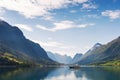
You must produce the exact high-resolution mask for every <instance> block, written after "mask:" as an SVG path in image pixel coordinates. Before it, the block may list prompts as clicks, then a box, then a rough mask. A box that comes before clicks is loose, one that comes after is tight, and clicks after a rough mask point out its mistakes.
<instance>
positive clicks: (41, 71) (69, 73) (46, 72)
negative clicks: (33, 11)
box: [0, 67, 120, 80]
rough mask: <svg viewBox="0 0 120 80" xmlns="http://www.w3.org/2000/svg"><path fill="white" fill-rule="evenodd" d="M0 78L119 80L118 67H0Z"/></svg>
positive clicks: (1, 79) (7, 79) (4, 79)
mask: <svg viewBox="0 0 120 80" xmlns="http://www.w3.org/2000/svg"><path fill="white" fill-rule="evenodd" d="M0 80H120V67H81V68H80V69H77V70H74V69H69V68H68V67H62V68H0Z"/></svg>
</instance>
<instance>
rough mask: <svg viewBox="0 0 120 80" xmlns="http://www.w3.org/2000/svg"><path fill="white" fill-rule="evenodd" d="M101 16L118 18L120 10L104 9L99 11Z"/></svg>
mask: <svg viewBox="0 0 120 80" xmlns="http://www.w3.org/2000/svg"><path fill="white" fill-rule="evenodd" d="M101 14H102V16H107V17H109V18H110V19H118V18H120V10H106V11H104V12H102V13H101Z"/></svg>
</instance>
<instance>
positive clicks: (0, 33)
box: [0, 21, 54, 64]
mask: <svg viewBox="0 0 120 80" xmlns="http://www.w3.org/2000/svg"><path fill="white" fill-rule="evenodd" d="M4 53H9V54H12V55H13V56H15V57H16V58H18V59H20V60H25V61H27V62H33V63H35V62H36V63H40V64H52V63H54V61H53V60H51V59H50V58H49V57H48V56H47V53H46V52H45V50H44V49H43V48H42V47H41V46H40V45H39V44H37V43H34V42H32V41H30V40H29V39H26V38H25V36H24V35H23V33H22V31H21V30H20V29H19V28H17V27H15V26H11V25H9V24H8V23H7V22H5V21H0V54H1V55H3V54H4Z"/></svg>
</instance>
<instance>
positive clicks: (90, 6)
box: [81, 3, 97, 9]
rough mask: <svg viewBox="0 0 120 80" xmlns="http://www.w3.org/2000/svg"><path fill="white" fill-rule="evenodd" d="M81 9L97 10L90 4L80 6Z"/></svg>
mask: <svg viewBox="0 0 120 80" xmlns="http://www.w3.org/2000/svg"><path fill="white" fill-rule="evenodd" d="M81 9H97V5H94V4H92V3H84V4H82V8H81Z"/></svg>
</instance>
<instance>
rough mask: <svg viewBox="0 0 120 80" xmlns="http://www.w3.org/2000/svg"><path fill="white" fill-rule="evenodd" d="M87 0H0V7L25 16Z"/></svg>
mask: <svg viewBox="0 0 120 80" xmlns="http://www.w3.org/2000/svg"><path fill="white" fill-rule="evenodd" d="M85 2H88V0H0V8H4V9H6V10H11V11H17V12H18V13H20V14H22V15H24V16H25V17H26V18H34V17H37V16H44V15H49V14H50V11H51V10H54V9H60V8H64V7H67V6H68V5H70V4H73V5H74V4H77V3H79V4H82V3H85Z"/></svg>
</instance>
